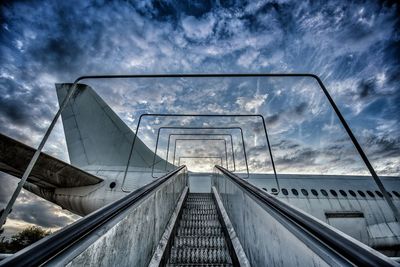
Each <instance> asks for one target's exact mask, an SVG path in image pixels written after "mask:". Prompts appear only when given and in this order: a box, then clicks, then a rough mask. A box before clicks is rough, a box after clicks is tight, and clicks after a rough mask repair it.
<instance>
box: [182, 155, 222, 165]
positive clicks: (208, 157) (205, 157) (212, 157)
mask: <svg viewBox="0 0 400 267" xmlns="http://www.w3.org/2000/svg"><path fill="white" fill-rule="evenodd" d="M181 159H220V161H221V165H222V157H214V156H204V157H186V156H185V157H179V159H178V166H180V165H181Z"/></svg>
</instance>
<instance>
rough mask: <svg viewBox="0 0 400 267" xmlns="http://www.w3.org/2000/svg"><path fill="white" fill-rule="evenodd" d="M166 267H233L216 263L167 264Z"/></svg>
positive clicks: (228, 264)
mask: <svg viewBox="0 0 400 267" xmlns="http://www.w3.org/2000/svg"><path fill="white" fill-rule="evenodd" d="M166 266H167V267H230V266H233V265H232V264H230V263H217V264H207V263H204V264H199V263H196V264H190V263H183V264H167V265H166Z"/></svg>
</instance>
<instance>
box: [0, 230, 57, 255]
mask: <svg viewBox="0 0 400 267" xmlns="http://www.w3.org/2000/svg"><path fill="white" fill-rule="evenodd" d="M49 234H51V232H50V231H45V230H43V229H42V228H40V227H38V226H29V227H27V228H25V229H24V230H22V231H21V232H19V233H18V234H16V235H13V236H12V237H11V240H10V241H5V240H4V238H3V239H2V240H0V253H15V252H17V251H19V250H21V249H23V248H24V247H27V246H29V245H31V244H33V243H35V242H37V241H38V240H40V239H42V238H43V237H45V236H47V235H49Z"/></svg>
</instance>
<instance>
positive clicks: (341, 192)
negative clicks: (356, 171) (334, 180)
mask: <svg viewBox="0 0 400 267" xmlns="http://www.w3.org/2000/svg"><path fill="white" fill-rule="evenodd" d="M339 192H340V194H341V195H342V196H344V197H347V194H346V192H344V190H339Z"/></svg>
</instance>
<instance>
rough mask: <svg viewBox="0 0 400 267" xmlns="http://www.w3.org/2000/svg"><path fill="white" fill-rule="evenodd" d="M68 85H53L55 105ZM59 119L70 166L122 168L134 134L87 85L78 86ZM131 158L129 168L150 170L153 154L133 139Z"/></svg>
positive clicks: (141, 143)
mask: <svg viewBox="0 0 400 267" xmlns="http://www.w3.org/2000/svg"><path fill="white" fill-rule="evenodd" d="M71 85H72V84H70V83H63V84H56V89H57V96H58V101H59V103H61V102H62V100H63V99H64V98H65V96H66V94H67V91H68V90H69V89H70V87H71ZM61 116H62V121H63V126H64V132H65V137H66V141H67V147H68V153H69V157H70V161H71V164H73V165H75V166H78V167H85V166H88V165H100V166H126V164H127V162H128V157H129V153H130V149H131V146H132V142H133V138H134V135H135V134H134V133H133V132H132V131H131V129H130V128H129V127H128V126H127V125H126V124H125V123H124V122H123V121H122V120H121V119H120V118H119V117H118V115H117V114H115V113H114V111H112V109H111V108H110V107H109V106H108V105H107V104H106V103H105V102H104V100H103V99H102V98H101V97H100V96H99V95H98V94H96V92H95V91H94V90H93V89H92V88H91V87H90V86H88V85H85V84H78V88H77V90H76V93H75V94H74V95H73V96H72V97H71V99H70V101H69V103H68V105H67V106H66V108H65V109H64V111H63V112H62V113H61ZM132 157H133V159H134V162H131V163H130V166H134V167H144V168H151V166H152V164H153V159H154V153H153V152H152V151H151V150H150V149H149V148H148V147H147V146H146V145H145V144H144V143H143V142H142V141H141V140H140V139H139V138H137V139H136V141H135V148H134V151H133V154H132ZM158 160H161V161H162V159H160V158H158V157H157V158H156V162H157V161H158Z"/></svg>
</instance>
